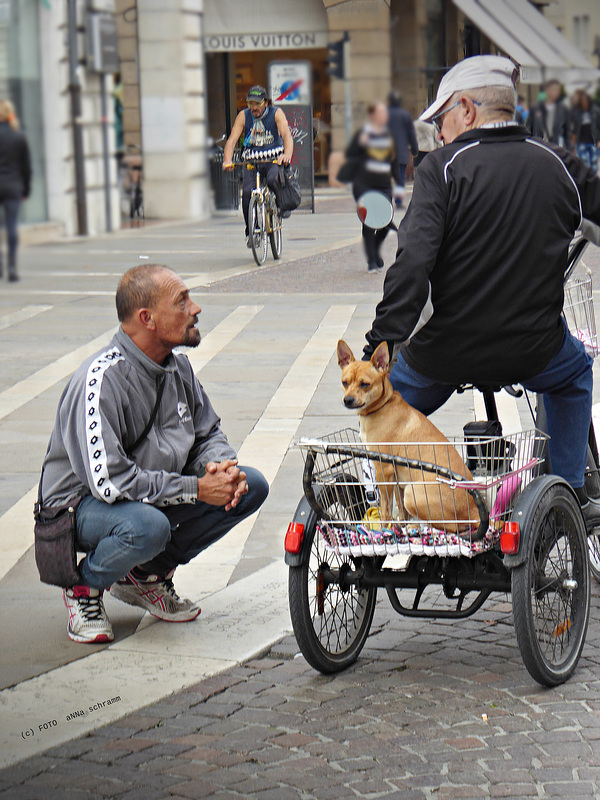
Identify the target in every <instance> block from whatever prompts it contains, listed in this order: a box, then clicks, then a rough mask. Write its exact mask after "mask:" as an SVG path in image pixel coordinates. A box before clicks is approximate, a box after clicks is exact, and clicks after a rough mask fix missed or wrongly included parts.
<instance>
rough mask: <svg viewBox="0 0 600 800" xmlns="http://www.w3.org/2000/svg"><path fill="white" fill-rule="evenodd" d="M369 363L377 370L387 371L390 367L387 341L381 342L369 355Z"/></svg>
mask: <svg viewBox="0 0 600 800" xmlns="http://www.w3.org/2000/svg"><path fill="white" fill-rule="evenodd" d="M371 363H372V364H373V366H374V367H375V369H378V370H379V372H388V370H389V368H390V353H389V350H388V346H387V342H381V344H380V345H378V347H377V349H376V350H375V352H374V353H373V355H372V356H371Z"/></svg>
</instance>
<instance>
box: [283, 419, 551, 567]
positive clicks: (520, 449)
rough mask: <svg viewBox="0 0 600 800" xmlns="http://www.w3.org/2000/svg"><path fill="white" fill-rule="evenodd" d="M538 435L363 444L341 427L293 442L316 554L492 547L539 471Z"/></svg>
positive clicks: (455, 552) (468, 551) (446, 552)
mask: <svg viewBox="0 0 600 800" xmlns="http://www.w3.org/2000/svg"><path fill="white" fill-rule="evenodd" d="M547 439H548V437H547V436H546V434H544V433H541V432H540V431H537V430H530V431H522V432H520V433H515V434H511V435H509V436H503V437H493V438H480V437H471V438H462V439H459V438H454V439H452V440H450V441H447V442H443V443H441V442H436V443H431V442H394V443H371V444H369V443H363V442H361V441H360V439H359V435H358V433H357V431H355V430H352V429H348V428H347V429H345V430H342V431H338V432H336V433H332V434H329V435H327V436H324V437H322V438H320V439H301V440H300V441H299V442H298V447H299V448H300V450H301V451H302V453H303V456H304V460H305V472H304V491H305V494H306V497H307V499H308V501H309V503H310V505H311V507H312V508H313V510H314V511H315V512H316V513H317V517H318V520H319V521H318V527H319V531H320V533H321V535H322V537H323V542H324V545H325V547H326V548H330V549H331V550H333V551H335V552H337V553H341V554H348V555H352V556H376V555H442V556H460V555H465V556H469V557H470V556H474V555H476V554H477V553H480V552H482V551H484V550H488V549H490V548H492V547H494V546H496V544H497V543H498V541H499V538H500V532H501V530H502V527H503V523H504V521H505V520H506V519H509V518H510V515H511V512H512V509H513V507H514V503H515V501H516V499H517V497H518V496H519V494H520V493H521V491H522V490H523V489H524V487H525V486H526V485H527V484H528V483H529V482H530V481H531V480H532V479H533V478H534V477H536V476H537V475H539V474H540V471H541V467H542V464H543V462H544V454H545V449H546V440H547Z"/></svg>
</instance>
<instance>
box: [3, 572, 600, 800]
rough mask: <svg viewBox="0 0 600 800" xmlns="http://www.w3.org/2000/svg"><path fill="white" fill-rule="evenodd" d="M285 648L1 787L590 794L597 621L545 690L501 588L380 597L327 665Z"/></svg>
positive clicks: (151, 792) (143, 795) (158, 798)
mask: <svg viewBox="0 0 600 800" xmlns="http://www.w3.org/2000/svg"><path fill="white" fill-rule="evenodd" d="M593 595H594V596H593V608H594V609H597V608H598V601H599V596H600V595H599V592H598V588H597V587H595V588H594V592H593ZM296 652H297V647H296V643H295V640H294V639H293V638H291V637H288V638H284V639H283V640H282V641H281V642H280V643H279V644H277V645H276V646H275V647H273V648H272V650H271V651H270V652H269V653H268V654H267V655H266V656H265V657H263V658H261V659H258V660H256V659H255V660H251V661H248V662H246V663H245V664H242V665H240V666H235V667H233V668H231V669H229V670H226V671H225V672H222V673H220V674H218V675H215V676H213V677H210V678H207V679H206V680H203V681H200V682H199V683H197V684H196V685H194V686H192V687H190V688H189V689H188V690H187V691H185V692H182V693H180V694H177V695H174V696H171V697H169V698H168V699H166V700H165V701H163V702H158V703H155V704H153V705H149V706H147V707H145V708H142V709H140V710H139V711H137V712H136V713H134V714H132V715H129V716H127V717H124V718H123V719H121V720H119V721H118V722H116V723H115V724H112V725H109V726H107V727H105V728H102V729H99V730H96V731H94V732H93V734H92V735H90V736H85V737H82V738H80V739H78V740H77V741H74V742H71V743H69V744H66V745H63V746H61V747H57V748H54V749H53V750H50V751H48V752H46V753H45V754H44V755H42V756H37V757H35V758H31V759H29V760H27V761H24V762H22V763H20V764H18V765H16V766H14V767H11V768H9V769H6V770H3V771H0V787H5V789H4V791H0V798H3V797H6V798H7V800H9V799H10V800H41V798H44V800H54V799H55V798H56V800H63V798H70V799H71V798H72V799H73V800H84V798H88V799H89V798H100V797H110V798H113V797H114V798H120V800H168V799H169V798H171V799H172V800H183V798H205V797H210V798H214V800H234V798H237V799H238V800H239V798H252V797H256V798H258V799H259V800H288V799H289V798H299V799H300V798H301V800H334V798H339V800H347V798H352V797H358V798H386V799H387V800H458V798H461V799H462V800H471V798H472V799H473V800H475V799H476V798H477V799H479V798H495V797H516V798H529V797H535V798H551V797H559V798H566V797H569V798H581V799H583V798H586V799H589V798H596V797H598V796H600V764H599V759H600V679H599V677H598V665H599V661H600V647H599V635H598V625H597V624H595V625H594V626H593V628H592V630H591V631H590V634H589V635H588V640H587V645H586V648H585V650H584V655H583V657H582V659H581V662H580V665H579V667H578V669H577V671H576V673H575V675H574V676H573V678H572V679H571V681H570V682H569V683H567V684H566V685H564V686H561V687H558V688H557V689H554V690H551V691H549V690H545V689H542V688H541V687H539V686H537V684H535V683H534V682H533V681H532V680H531V679H530V678H529V676H528V674H527V672H526V671H525V668H524V667H523V665H522V663H521V660H520V656H519V653H518V650H517V647H516V642H515V636H514V630H513V627H512V617H511V613H510V604H509V603H507V602H506V601H504V600H502V598H500V600H496V601H495V602H488V605H487V606H484V608H483V609H482V610H480V611H479V612H478V613H477V615H476V616H475V617H473V618H471V619H470V620H466V621H460V622H456V621H455V622H439V621H422V620H420V621H410V620H404V619H403V618H400V617H397V616H396V615H395V614H394V613H393V612H392V611H391V609H390V607H389V604H388V603H387V601H386V600H383V599H381V600H380V603H379V605H378V608H377V610H376V614H375V619H374V624H373V629H372V635H371V637H370V639H369V641H368V642H367V645H366V648H365V650H364V651H363V654H362V656H361V657H360V659H359V661H358V662H357V664H356V665H355V666H354V667H351V668H350V669H349V670H347V671H346V672H344V673H342V674H339V675H337V676H329V677H327V676H322V675H319V674H317V673H315V672H314V671H313V670H312V669H311V668H309V667H308V666H307V665H306V663H305V661H304V659H303V658H301V657H295V654H296Z"/></svg>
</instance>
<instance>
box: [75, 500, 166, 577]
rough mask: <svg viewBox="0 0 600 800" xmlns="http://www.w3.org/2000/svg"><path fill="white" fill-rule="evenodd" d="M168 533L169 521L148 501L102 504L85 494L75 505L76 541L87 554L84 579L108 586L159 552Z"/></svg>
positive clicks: (82, 565)
mask: <svg viewBox="0 0 600 800" xmlns="http://www.w3.org/2000/svg"><path fill="white" fill-rule="evenodd" d="M170 536H171V526H170V524H169V520H168V519H167V517H166V516H165V515H164V514H163V512H162V511H161V510H160V509H158V508H155V507H154V506H151V505H149V504H148V503H137V502H132V501H130V500H122V501H120V502H117V503H112V504H111V503H105V502H103V501H102V500H96V498H95V497H92V496H91V495H88V496H87V497H84V498H83V500H82V501H81V503H80V504H79V506H78V508H77V542H78V547H79V549H80V550H83V551H85V552H86V553H87V555H86V557H85V558H84V559H83V561H81V562H80V564H79V571H80V572H81V577H82V578H83V582H84V583H85V584H86V585H87V586H93V587H94V588H95V589H107V588H108V587H109V586H110V585H111V584H113V583H115V581H118V580H120V579H121V578H123V577H125V575H127V573H128V572H129V571H130V570H131V569H133V567H135V566H137V565H138V564H140V563H141V562H143V561H147V560H148V559H149V558H153V557H154V556H156V555H158V553H161V552H162V551H163V550H164V548H165V545H166V544H167V542H168V541H169V538H170Z"/></svg>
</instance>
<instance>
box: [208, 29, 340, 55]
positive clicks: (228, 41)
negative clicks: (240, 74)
mask: <svg viewBox="0 0 600 800" xmlns="http://www.w3.org/2000/svg"><path fill="white" fill-rule="evenodd" d="M327 39H328V34H327V33H326V32H325V31H322V32H317V31H314V32H311V31H301V32H300V31H299V32H296V33H294V32H289V33H220V34H215V35H212V36H211V35H208V36H205V37H204V50H205V52H207V53H229V52H231V51H240V52H241V51H251V50H305V49H307V48H310V47H327Z"/></svg>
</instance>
